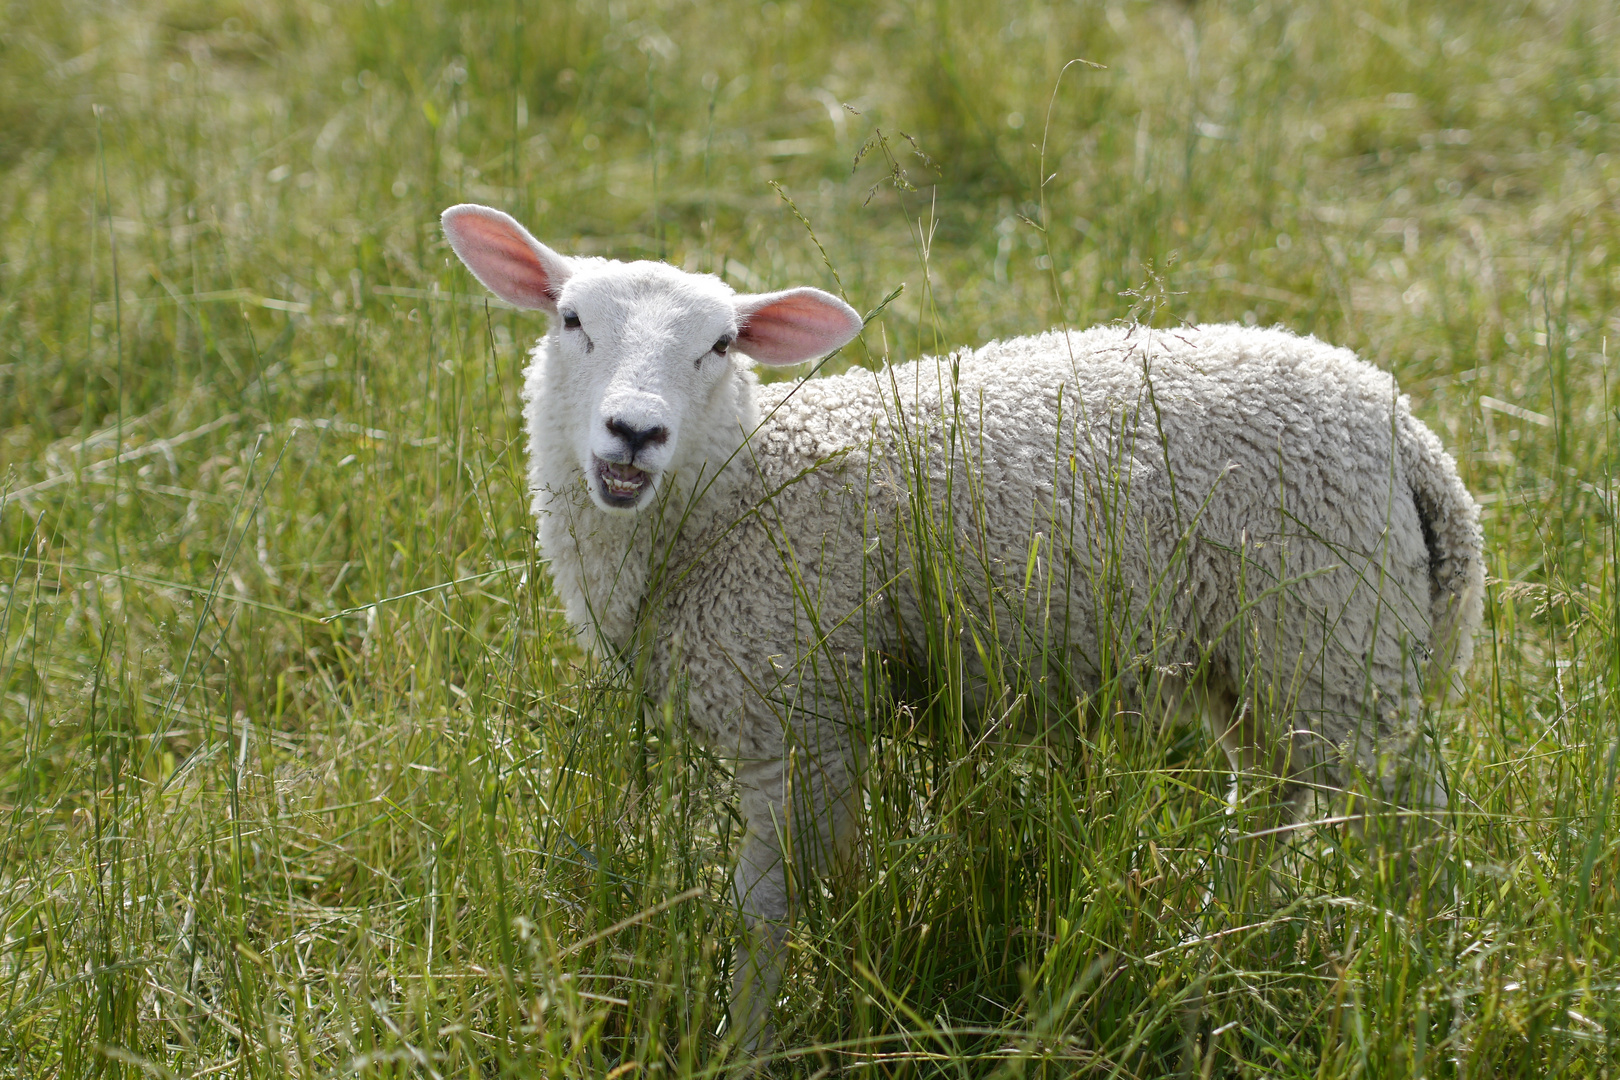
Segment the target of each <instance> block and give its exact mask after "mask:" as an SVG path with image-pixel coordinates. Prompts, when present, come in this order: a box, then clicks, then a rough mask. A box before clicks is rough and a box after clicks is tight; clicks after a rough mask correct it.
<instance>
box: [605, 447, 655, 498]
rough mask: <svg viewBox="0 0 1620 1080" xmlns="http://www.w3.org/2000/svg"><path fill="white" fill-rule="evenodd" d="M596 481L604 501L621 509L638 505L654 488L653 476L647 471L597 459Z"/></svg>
mask: <svg viewBox="0 0 1620 1080" xmlns="http://www.w3.org/2000/svg"><path fill="white" fill-rule="evenodd" d="M596 480H597V484H598V490H599V491H600V492H601V494H602V501H603V502H605V503H607V504H608V505H609V506H612V507H616V508H619V509H628V508H629V507H632V506H634V505H636V503H637V502H639V501H640V499H641V496H642V493H643V492H645V491H646V490H647V489H648V488H649V487H651V486H652V474H651V473H649V472H648V471H647V470H646V469H638V468H636V467H635V466H634V465H624V464H620V463H619V462H617V461H603V460H602V459H601V458H597V459H596Z"/></svg>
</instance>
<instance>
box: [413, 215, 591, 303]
mask: <svg viewBox="0 0 1620 1080" xmlns="http://www.w3.org/2000/svg"><path fill="white" fill-rule="evenodd" d="M443 222H444V234H445V236H447V237H448V238H449V240H450V246H451V247H452V248H453V249H455V253H456V254H457V255H459V256H460V257H461V261H462V262H464V263H466V264H467V269H469V270H471V271H472V272H473V274H474V276H476V277H477V278H478V280H479V281H481V282H483V283H484V286H485V287H486V288H488V289H489V291H490V292H492V293H494V294H495V295H496V296H499V297H500V298H501V299H502V300H505V301H506V302H507V303H509V304H513V305H516V306H517V307H520V308H538V309H540V310H543V311H550V312H555V311H556V310H557V294H558V290H559V289H560V287H561V285H562V280H563V277H564V276H565V275H559V274H558V273H557V270H559V269H562V267H557V268H548V267H547V266H546V260H545V258H544V255H545V254H546V252H545V249H544V248H542V247H541V245H540V244H539V242H538V241H536V240H535V239H534V237H532V236H530V235H529V234H528V232H527V231H525V230H524V228H523V226H521V225H519V224H518V223H517V222H516V221H514V220H513V219H512V218H510V217H508V216H507V215H505V214H502V213H501V212H500V211H498V210H491V209H489V208H488V207H483V206H455V207H451V208H450V209H449V210H446V211H445V213H444V218H443ZM559 261H560V260H559Z"/></svg>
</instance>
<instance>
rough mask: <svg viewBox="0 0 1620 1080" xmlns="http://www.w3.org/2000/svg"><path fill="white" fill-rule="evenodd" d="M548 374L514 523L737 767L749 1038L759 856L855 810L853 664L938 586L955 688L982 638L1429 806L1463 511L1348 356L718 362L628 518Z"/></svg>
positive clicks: (834, 837)
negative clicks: (529, 498) (747, 365)
mask: <svg viewBox="0 0 1620 1080" xmlns="http://www.w3.org/2000/svg"><path fill="white" fill-rule="evenodd" d="M568 394H569V390H568V384H567V375H566V372H563V371H561V370H558V369H557V368H556V367H555V365H553V364H552V363H550V361H549V359H548V351H547V348H546V345H545V343H544V342H542V344H541V346H540V347H539V348H538V349H537V350H536V359H535V363H534V364H533V366H532V367H531V369H530V372H529V376H528V386H527V390H526V395H527V402H528V412H527V414H528V422H529V433H530V443H531V462H532V469H533V472H532V476H531V480H532V482H533V485H534V490H535V493H536V503H535V508H536V511H537V513H538V515H539V522H540V536H541V547H542V550H543V553H544V555H545V557H546V559H547V560H548V561H549V562H550V565H551V571H552V575H553V580H554V583H555V587H556V589H557V592H558V595H559V596H560V597H561V598H562V599H563V601H564V602H565V604H566V607H567V613H568V618H569V619H570V620H571V622H573V623H574V624H575V625H576V626H578V627H580V629H581V632H582V634H583V636H584V638H585V640H586V641H587V643H588V644H591V645H592V646H593V647H596V648H598V649H604V650H608V651H611V652H613V653H616V654H619V655H628V654H629V653H630V652H631V651H633V650H636V649H650V650H651V654H650V657H649V658H648V659H649V660H650V663H649V665H648V669H647V670H648V672H649V675H650V678H651V679H652V680H653V682H654V684H655V685H659V686H662V685H668V684H671V683H673V682H674V681H675V680H677V679H681V680H684V685H685V687H686V692H687V703H688V710H689V716H690V718H691V722H692V724H693V725H694V726H695V727H696V729H697V730H698V731H699V732H700V733H701V734H702V736H703V737H704V738H705V739H706V740H707V741H708V742H709V744H710V745H711V746H712V747H713V748H714V749H715V750H716V751H717V752H719V753H721V754H723V755H726V756H729V757H730V758H731V759H732V760H733V761H734V762H735V764H736V772H737V778H738V783H739V787H740V789H741V795H742V810H743V815H744V818H745V820H746V821H747V823H748V828H749V833H748V837H747V839H746V842H745V843H744V845H743V850H742V853H741V856H740V864H739V866H738V868H737V872H736V885H735V887H736V891H737V895H738V899H739V901H740V902H741V904H742V906H743V908H744V911H745V913H746V914H748V916H749V919H750V925H751V926H752V927H753V933H754V936H755V939H754V941H753V943H752V944H751V946H750V960H749V961H748V965H749V966H748V967H746V969H745V968H740V969H739V977H738V1007H739V1008H740V1009H742V1019H741V1020H739V1021H738V1022H739V1024H740V1027H739V1030H741V1031H744V1032H751V1033H752V1035H751V1036H750V1038H751V1039H754V1040H758V1039H760V1038H768V1036H767V1035H765V1034H764V1033H765V1032H767V1031H768V1026H767V1024H766V1020H765V1015H766V1011H767V1009H768V1002H769V1000H770V999H771V998H772V997H773V996H774V986H775V981H776V978H777V977H778V973H779V970H780V956H781V948H782V938H783V933H784V927H785V921H786V920H787V919H789V918H790V917H791V902H792V897H791V895H790V890H789V887H788V875H787V873H786V871H785V869H784V868H785V866H786V865H788V864H791V863H793V862H794V861H798V862H800V863H803V864H806V865H808V866H811V867H816V866H822V867H824V866H826V865H827V864H828V862H829V860H830V859H832V858H834V857H835V855H836V852H837V850H838V849H839V848H840V846H841V845H844V844H846V843H847V842H848V840H849V837H850V835H851V833H852V828H853V820H854V812H853V807H854V803H853V801H852V799H853V794H852V793H853V792H854V790H855V786H856V783H857V778H858V773H859V770H860V766H861V755H862V753H863V752H864V751H863V749H862V747H861V745H860V741H859V740H858V739H857V738H856V737H855V736H854V734H853V733H852V730H851V720H852V719H853V718H855V716H856V714H857V713H858V712H859V711H860V703H861V701H862V696H861V686H862V682H861V679H862V671H861V663H862V659H863V657H864V656H867V655H869V654H870V653H871V652H873V651H877V652H883V653H888V654H890V655H901V656H903V655H905V654H907V653H908V651H910V650H914V649H916V648H917V647H918V645H919V643H921V642H923V641H925V640H927V634H928V632H929V620H930V619H934V620H935V625H936V626H937V625H938V624H939V620H938V618H937V616H938V614H939V612H940V611H941V610H942V609H945V608H949V609H950V610H951V611H952V612H953V614H954V615H955V620H954V622H953V624H952V625H955V626H957V627H958V632H959V633H960V634H961V637H962V648H961V650H960V653H961V656H962V658H963V662H964V664H965V665H966V667H967V674H968V676H969V681H970V682H972V683H974V684H975V685H979V686H984V685H987V683H988V679H987V675H988V673H987V672H986V671H985V670H984V666H983V664H984V660H983V658H984V657H985V656H986V655H990V656H991V662H992V663H1009V664H1014V665H1019V664H1023V665H1037V666H1041V667H1042V670H1043V672H1046V671H1050V672H1051V673H1052V674H1053V675H1055V676H1057V677H1056V678H1055V679H1053V680H1050V682H1049V685H1057V686H1061V687H1064V688H1065V692H1066V693H1068V694H1070V695H1082V694H1084V693H1086V692H1088V691H1090V690H1095V689H1096V688H1097V687H1098V686H1099V685H1100V684H1101V682H1102V681H1103V680H1104V679H1110V678H1112V679H1115V680H1117V682H1118V684H1119V685H1121V686H1123V687H1125V688H1126V689H1127V690H1129V691H1130V692H1132V693H1133V694H1135V696H1136V697H1137V699H1138V700H1139V701H1141V702H1142V703H1143V707H1144V708H1147V707H1149V706H1151V705H1153V704H1154V703H1158V704H1159V705H1161V706H1163V707H1165V708H1172V707H1177V705H1178V703H1181V704H1183V705H1185V704H1187V703H1192V704H1193V705H1194V707H1195V708H1196V707H1201V709H1202V710H1203V711H1204V712H1205V714H1206V720H1207V722H1208V723H1209V725H1210V727H1211V728H1212V729H1213V730H1214V732H1215V734H1216V735H1217V736H1218V737H1220V738H1221V741H1222V743H1223V745H1224V746H1225V747H1226V749H1227V750H1228V752H1229V754H1231V756H1232V759H1233V763H1234V767H1235V768H1236V769H1237V770H1238V771H1240V772H1243V771H1249V770H1250V769H1258V770H1259V771H1272V772H1274V773H1280V774H1282V776H1283V778H1285V779H1287V780H1289V781H1291V782H1292V783H1293V785H1294V790H1296V791H1300V790H1304V789H1305V788H1306V787H1310V788H1315V789H1318V790H1321V789H1327V790H1334V789H1339V790H1343V789H1348V788H1351V787H1352V786H1353V785H1355V784H1356V783H1357V782H1358V781H1361V782H1365V781H1367V780H1371V781H1373V782H1374V783H1375V784H1376V785H1378V786H1381V787H1382V789H1383V791H1384V793H1385V794H1386V795H1387V796H1388V797H1389V798H1390V799H1392V800H1394V801H1397V802H1403V803H1407V804H1411V803H1424V804H1427V805H1431V806H1432V805H1441V804H1443V803H1444V801H1445V795H1444V792H1443V791H1442V790H1440V789H1439V788H1438V786H1437V785H1436V784H1435V783H1434V781H1433V776H1432V769H1431V768H1430V765H1429V761H1428V755H1427V751H1426V750H1425V748H1424V744H1423V740H1420V739H1417V738H1415V737H1414V733H1415V725H1416V721H1417V719H1418V715H1419V712H1420V707H1421V702H1422V699H1423V695H1424V692H1425V689H1426V688H1427V689H1428V690H1430V691H1431V692H1433V691H1434V690H1435V689H1436V688H1437V687H1438V688H1441V689H1443V687H1444V685H1445V683H1446V681H1447V680H1448V679H1449V678H1450V677H1451V675H1450V673H1451V672H1453V671H1460V670H1461V669H1462V668H1464V667H1465V666H1466V665H1467V663H1468V660H1469V657H1470V655H1471V651H1472V639H1473V635H1474V632H1475V631H1476V629H1477V628H1478V626H1479V623H1480V617H1481V611H1482V598H1483V562H1482V558H1481V536H1480V528H1479V513H1478V508H1477V506H1476V504H1475V503H1474V500H1473V499H1472V498H1471V497H1470V496H1469V494H1468V492H1467V490H1466V489H1465V488H1464V487H1463V485H1462V483H1461V481H1460V480H1459V478H1458V476H1457V471H1456V467H1455V464H1454V462H1453V461H1452V459H1451V457H1450V456H1449V455H1448V454H1446V453H1445V451H1444V450H1443V449H1442V448H1441V446H1440V443H1439V441H1438V440H1437V439H1436V438H1435V436H1434V435H1433V434H1432V433H1431V432H1430V431H1429V430H1428V429H1427V428H1426V427H1425V426H1424V425H1423V424H1422V423H1420V422H1419V421H1418V420H1416V419H1415V418H1414V417H1413V416H1412V414H1411V412H1410V408H1409V403H1408V400H1407V398H1406V397H1405V396H1403V395H1400V394H1399V393H1398V391H1397V390H1396V387H1395V384H1394V381H1393V380H1392V379H1391V377H1390V376H1389V375H1387V374H1385V373H1384V372H1381V371H1379V370H1377V369H1376V368H1374V367H1372V366H1370V365H1368V364H1366V363H1364V362H1362V361H1360V360H1358V359H1357V358H1356V357H1355V356H1354V355H1353V354H1352V353H1350V352H1349V351H1347V350H1345V349H1340V348H1334V347H1330V346H1328V345H1325V344H1323V343H1321V342H1319V341H1317V340H1315V339H1313V338H1308V337H1298V336H1295V335H1293V334H1291V333H1287V332H1285V331H1281V330H1260V329H1250V328H1246V327H1240V326H1205V327H1199V328H1196V329H1187V330H1177V331H1173V332H1159V331H1147V330H1143V329H1139V328H1133V329H1126V328H1120V327H1102V328H1098V329H1093V330H1089V331H1086V332H1083V333H1065V332H1053V333H1048V334H1043V335H1040V336H1035V337H1025V338H1018V339H1014V340H1010V341H1001V342H994V343H992V344H989V345H986V346H984V347H983V348H980V349H977V350H973V351H963V352H960V353H956V354H953V355H951V356H948V357H943V358H925V359H922V360H918V361H915V362H913V363H908V364H904V365H900V366H897V367H893V368H886V369H883V370H881V371H877V372H873V371H867V370H861V369H853V370H850V371H848V372H846V373H844V374H842V375H838V376H833V377H826V378H813V379H808V380H804V381H801V382H797V383H782V384H775V385H769V386H760V385H759V383H758V381H757V380H756V378H755V377H754V375H753V374H752V373H751V372H749V371H747V370H746V369H743V368H738V369H737V370H736V372H735V374H734V376H733V377H732V381H731V382H730V383H728V384H727V385H726V386H725V387H724V389H723V392H721V393H719V394H718V395H717V396H716V398H715V399H714V401H713V402H712V404H711V407H710V412H709V415H706V416H704V417H702V418H700V420H699V422H697V423H695V424H689V425H688V430H689V431H693V432H694V433H698V434H694V435H693V436H692V437H691V441H690V445H689V446H688V447H687V448H686V450H685V451H684V456H683V457H682V458H681V459H680V460H679V461H678V463H677V467H675V468H674V469H673V470H672V471H671V474H670V475H669V477H668V478H667V480H666V483H665V486H664V488H663V489H662V490H661V492H660V493H659V494H660V500H659V502H658V503H657V505H656V506H655V507H652V508H649V509H647V510H645V511H643V512H641V513H638V514H636V515H634V516H631V517H625V516H618V515H609V514H606V513H603V512H601V511H599V510H598V509H596V508H595V507H594V506H593V505H592V503H591V501H590V499H589V497H588V496H587V494H586V491H585V483H584V478H583V477H582V475H581V473H580V470H579V467H578V466H577V465H574V464H572V463H571V459H570V455H569V454H568V453H566V452H564V450H565V446H566V443H567V440H568V439H569V438H571V437H572V436H571V435H570V434H568V433H567V432H566V431H562V430H561V428H562V426H564V422H563V421H561V420H559V417H562V416H565V415H566V414H567V413H568V412H569V410H568V408H567V406H566V403H567V401H568V400H569V398H568ZM1032 552H1033V555H1032ZM638 628H639V630H640V631H642V633H641V634H640V635H639V636H638ZM986 647H988V649H989V653H988V654H987V651H986ZM1037 681H1038V680H1037V678H1035V677H1034V676H1033V674H1032V676H1031V677H1030V678H1029V679H1028V680H1027V682H1028V683H1029V684H1034V683H1035V682H1037ZM1074 700H1075V697H1074V696H1070V697H1069V698H1068V704H1069V706H1070V707H1071V708H1072V707H1073V703H1074ZM1059 704H1060V705H1061V703H1059ZM784 852H786V854H785V855H784ZM750 971H753V972H755V974H753V975H750V974H749V972H750ZM751 980H757V985H756V982H755V981H751Z"/></svg>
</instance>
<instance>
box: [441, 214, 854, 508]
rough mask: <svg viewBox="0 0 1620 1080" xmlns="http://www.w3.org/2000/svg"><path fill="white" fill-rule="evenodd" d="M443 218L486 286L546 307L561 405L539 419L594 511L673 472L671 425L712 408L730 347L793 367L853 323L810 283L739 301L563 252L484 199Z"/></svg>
mask: <svg viewBox="0 0 1620 1080" xmlns="http://www.w3.org/2000/svg"><path fill="white" fill-rule="evenodd" d="M442 220H443V223H444V233H445V236H446V237H447V238H448V239H449V240H450V246H451V247H452V248H454V249H455V252H456V254H457V255H458V256H460V258H461V261H462V262H464V263H466V264H467V268H468V269H469V270H471V271H472V272H473V273H474V274H475V275H477V277H478V280H479V281H481V282H483V283H484V284H485V285H486V286H487V287H488V288H489V290H490V291H491V292H493V293H494V294H495V295H496V296H499V297H500V298H501V299H502V300H505V301H506V302H508V303H510V304H514V305H516V306H517V307H521V308H532V309H536V310H540V311H546V312H549V313H550V314H551V316H552V327H551V333H550V335H549V338H548V345H547V348H548V350H549V352H548V356H549V359H550V362H552V363H556V364H558V365H560V367H561V369H562V370H561V385H562V386H563V388H564V391H563V393H562V395H561V397H562V398H563V399H564V400H560V401H558V402H557V403H556V406H555V407H556V408H557V409H558V410H559V413H560V415H557V416H552V417H546V418H544V419H545V420H547V422H550V423H552V424H555V425H556V430H557V431H558V432H569V433H571V434H572V442H573V450H574V454H575V456H576V458H577V463H578V465H579V468H580V470H581V471H582V472H583V473H584V474H585V479H586V482H587V484H588V486H589V487H590V492H591V499H592V501H593V502H595V504H596V505H597V506H598V507H600V508H601V509H603V510H606V511H611V512H629V511H634V510H638V509H640V508H641V507H643V506H646V505H647V504H648V503H649V502H651V501H652V499H651V496H652V494H653V492H655V491H656V490H657V489H658V484H659V480H660V479H661V478H662V477H663V476H664V475H665V474H666V473H667V472H669V471H670V470H671V469H672V468H679V467H680V465H681V462H682V453H681V447H682V442H681V440H682V429H683V427H685V428H691V427H692V425H693V424H694V423H701V422H702V421H703V419H704V418H706V417H708V416H710V415H712V414H711V411H710V409H709V404H710V403H711V402H712V401H713V400H714V396H715V394H716V393H717V392H718V389H719V388H720V387H721V386H722V384H724V383H726V382H727V380H729V379H732V378H735V377H736V375H737V373H738V371H739V367H738V365H739V364H741V363H743V362H745V361H744V360H743V356H742V355H733V352H732V346H733V345H735V346H736V350H737V353H738V354H743V355H746V357H748V358H750V359H752V360H755V361H758V362H760V363H763V364H781V365H788V364H797V363H800V362H802V361H804V360H809V359H812V358H813V357H817V356H825V355H826V354H827V353H830V352H832V351H833V350H834V349H837V348H839V347H840V346H842V345H843V344H845V343H846V342H848V341H849V340H850V339H851V338H853V337H854V336H855V335H856V334H858V333H860V330H861V317H860V316H859V315H857V314H856V313H855V309H854V308H852V307H850V306H849V305H848V304H846V303H844V302H843V301H842V300H840V299H838V298H837V297H836V296H831V295H829V294H827V293H824V292H822V291H821V290H820V289H811V288H798V289H787V290H785V291H783V292H775V293H762V294H759V295H747V296H739V295H737V294H736V293H734V292H732V290H731V287H730V286H729V285H727V284H725V283H724V282H723V281H721V280H719V279H718V278H714V277H710V276H708V275H706V274H688V273H686V272H684V271H682V270H677V269H676V268H675V267H673V266H669V265H667V264H665V263H655V262H633V263H623V262H615V261H613V260H611V259H570V258H567V257H565V256H562V255H559V254H557V253H556V252H555V251H552V250H551V249H550V248H548V247H546V246H545V245H544V244H542V243H540V242H539V241H538V240H536V239H535V238H534V237H532V236H530V235H529V233H528V230H526V229H524V228H523V226H522V225H519V224H518V223H517V222H516V221H514V220H513V219H512V218H510V217H508V216H507V215H506V214H503V213H501V212H500V211H499V210H492V209H490V208H489V207H487V206H474V205H471V204H464V205H461V206H452V207H451V208H450V209H448V210H446V211H445V212H444V216H443V219H442ZM548 404H550V403H549V402H548ZM695 441H696V440H695V439H694V438H693V437H692V433H691V432H690V431H688V435H687V442H688V443H689V444H691V443H694V442H695Z"/></svg>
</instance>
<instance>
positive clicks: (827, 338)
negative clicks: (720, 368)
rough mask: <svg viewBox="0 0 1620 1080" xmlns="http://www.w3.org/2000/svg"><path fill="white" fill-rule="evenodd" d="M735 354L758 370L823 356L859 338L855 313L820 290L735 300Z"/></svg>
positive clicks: (859, 326) (761, 295) (859, 327)
mask: <svg viewBox="0 0 1620 1080" xmlns="http://www.w3.org/2000/svg"><path fill="white" fill-rule="evenodd" d="M736 304H737V322H738V324H739V325H740V326H741V327H742V329H741V330H739V331H738V332H737V348H738V349H739V350H741V351H742V352H744V353H747V354H748V355H749V356H752V357H753V358H754V359H755V360H758V361H759V362H760V363H762V364H782V365H786V364H797V363H800V362H801V361H804V360H810V359H814V358H815V357H818V356H826V355H827V354H828V353H830V352H832V351H833V350H834V349H836V348H838V347H839V346H841V345H844V344H846V343H847V342H849V340H850V339H851V338H853V337H854V336H855V335H856V334H858V333H860V332H861V317H860V316H859V315H857V314H856V313H855V309H854V308H852V307H850V306H849V305H848V304H846V303H844V302H843V301H842V300H840V299H838V297H836V296H833V295H831V294H830V293H824V292H822V291H821V290H820V289H811V288H801V289H788V290H787V291H786V292H774V293H759V294H757V295H753V296H739V297H737V299H736Z"/></svg>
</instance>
